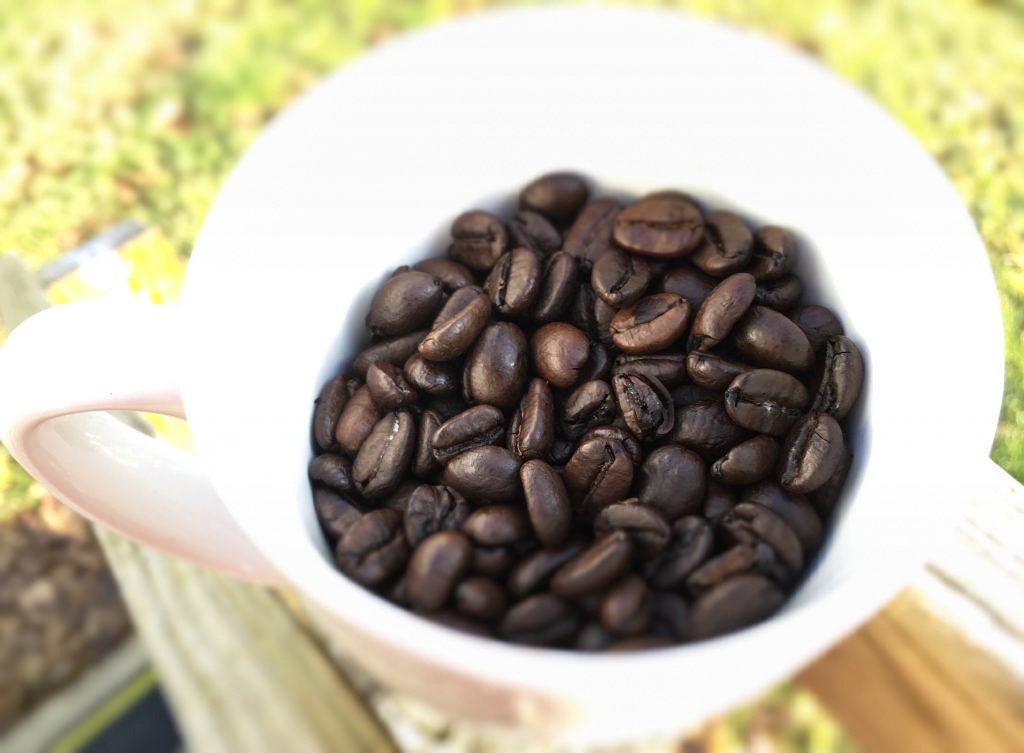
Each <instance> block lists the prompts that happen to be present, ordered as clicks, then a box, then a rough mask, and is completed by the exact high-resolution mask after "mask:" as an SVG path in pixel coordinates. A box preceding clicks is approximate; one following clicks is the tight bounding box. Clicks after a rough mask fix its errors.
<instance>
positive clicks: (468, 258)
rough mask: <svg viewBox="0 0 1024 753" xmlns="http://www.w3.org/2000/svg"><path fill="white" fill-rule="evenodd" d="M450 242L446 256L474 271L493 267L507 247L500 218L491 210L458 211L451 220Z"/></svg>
mask: <svg viewBox="0 0 1024 753" xmlns="http://www.w3.org/2000/svg"><path fill="white" fill-rule="evenodd" d="M451 233H452V244H451V245H450V246H449V247H448V255H449V256H450V257H452V258H453V259H454V260H455V261H457V262H459V263H460V264H465V265H466V266H467V267H469V268H470V269H473V270H476V271H477V272H485V271H487V270H488V269H490V268H491V267H493V266H494V262H496V261H497V260H498V257H499V256H501V255H502V254H503V253H505V249H506V248H507V247H508V232H507V231H506V230H505V225H503V224H502V222H501V220H499V219H498V218H497V217H495V216H494V215H493V214H491V213H490V212H482V211H479V210H477V211H472V212H465V213H463V214H460V215H459V216H458V217H456V218H455V222H453V223H452V230H451Z"/></svg>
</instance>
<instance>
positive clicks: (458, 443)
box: [430, 405, 505, 463]
mask: <svg viewBox="0 0 1024 753" xmlns="http://www.w3.org/2000/svg"><path fill="white" fill-rule="evenodd" d="M504 436H505V416H504V415H502V412H501V411H500V410H498V409H497V408H495V407H494V406H493V405H474V406H473V407H472V408H467V409H466V410H464V411H463V412H462V413H460V414H458V415H457V416H453V417H452V418H449V419H448V420H447V421H445V422H444V423H443V424H441V426H439V427H438V428H437V430H436V431H435V432H434V434H433V436H432V437H431V439H430V443H431V446H432V447H433V450H434V457H435V458H437V459H438V460H439V461H440V462H442V463H447V462H448V461H449V460H451V459H452V458H453V457H455V456H456V455H459V454H461V453H463V452H466V451H467V450H472V449H473V448H475V447H484V446H485V445H489V444H498V443H499V442H501V440H502V438H503V437H504Z"/></svg>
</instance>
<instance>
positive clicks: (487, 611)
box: [455, 575, 508, 623]
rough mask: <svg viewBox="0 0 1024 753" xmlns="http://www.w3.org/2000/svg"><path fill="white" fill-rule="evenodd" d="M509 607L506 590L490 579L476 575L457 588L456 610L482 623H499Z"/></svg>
mask: <svg viewBox="0 0 1024 753" xmlns="http://www.w3.org/2000/svg"><path fill="white" fill-rule="evenodd" d="M507 607H508V597H507V596H506V595H505V589H504V588H502V587H501V586H500V585H499V584H498V583H497V582H495V581H493V580H491V579H490V578H483V577H481V576H479V575H474V576H471V577H469V578H466V579H465V580H464V581H462V582H461V583H460V584H459V585H458V586H456V588H455V608H456V609H458V610H459V612H461V613H462V614H464V615H466V616H467V617H471V618H472V619H475V620H480V622H487V623H490V622H497V621H498V620H500V619H501V618H502V616H503V615H504V614H505V609H506V608H507Z"/></svg>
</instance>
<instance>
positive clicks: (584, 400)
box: [561, 379, 618, 439]
mask: <svg viewBox="0 0 1024 753" xmlns="http://www.w3.org/2000/svg"><path fill="white" fill-rule="evenodd" d="M617 415H618V413H617V406H616V402H615V395H614V394H613V393H612V388H611V385H609V384H608V382H604V381H601V380H600V379H595V380H592V381H590V382H584V383H583V384H581V385H580V386H579V387H577V388H576V389H574V390H573V391H572V393H571V394H570V395H569V397H568V398H567V399H566V401H565V407H564V408H563V409H562V422H561V424H562V431H563V432H564V433H565V436H567V437H569V438H570V439H579V438H580V437H582V436H583V435H584V434H585V433H586V432H587V431H589V430H590V429H592V428H594V427H596V426H604V425H606V424H610V423H611V422H612V421H614V420H615V417H616V416H617Z"/></svg>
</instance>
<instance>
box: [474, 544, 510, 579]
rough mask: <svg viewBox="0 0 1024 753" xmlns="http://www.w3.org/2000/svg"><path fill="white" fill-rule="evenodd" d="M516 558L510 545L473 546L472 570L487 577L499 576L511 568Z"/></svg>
mask: <svg viewBox="0 0 1024 753" xmlns="http://www.w3.org/2000/svg"><path fill="white" fill-rule="evenodd" d="M517 559H518V557H517V556H516V553H515V552H514V551H513V549H512V547H510V546H474V547H473V572H475V573H479V574H480V575H485V576H487V577H489V578H501V577H503V576H504V575H505V574H506V573H507V572H508V571H509V570H511V569H512V567H513V566H514V565H515V564H516V561H517Z"/></svg>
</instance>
